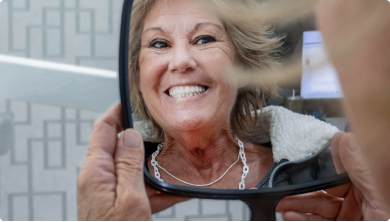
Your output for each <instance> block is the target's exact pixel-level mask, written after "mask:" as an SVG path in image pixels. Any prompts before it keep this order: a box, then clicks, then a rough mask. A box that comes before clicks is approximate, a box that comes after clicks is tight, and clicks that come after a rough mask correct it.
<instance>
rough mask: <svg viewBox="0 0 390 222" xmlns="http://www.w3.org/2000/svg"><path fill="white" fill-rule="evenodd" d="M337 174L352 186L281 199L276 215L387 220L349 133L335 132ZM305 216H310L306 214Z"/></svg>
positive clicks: (332, 147) (288, 218) (374, 187)
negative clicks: (345, 176) (347, 178)
mask: <svg viewBox="0 0 390 222" xmlns="http://www.w3.org/2000/svg"><path fill="white" fill-rule="evenodd" d="M331 150H332V157H333V160H334V163H335V166H336V170H337V172H338V173H343V172H348V175H349V177H350V179H351V181H352V183H349V184H346V185H343V186H340V187H335V188H331V189H328V190H326V193H325V192H321V191H320V192H315V193H308V194H303V195H296V196H290V197H286V198H284V199H282V200H281V201H280V202H279V204H278V206H277V208H276V211H277V212H283V219H284V220H362V219H364V220H388V219H389V218H390V212H387V211H386V208H385V206H386V200H384V199H383V196H382V195H381V193H380V192H379V191H378V189H376V184H375V182H374V181H373V179H372V176H373V175H372V174H371V173H370V170H369V169H370V168H369V167H368V165H367V162H366V161H365V158H364V155H363V153H362V152H361V149H360V147H359V145H358V144H357V142H356V139H355V138H354V136H353V135H352V134H349V133H348V134H347V133H341V132H339V133H337V134H335V135H334V137H333V139H332V144H331ZM306 213H310V215H309V214H306Z"/></svg>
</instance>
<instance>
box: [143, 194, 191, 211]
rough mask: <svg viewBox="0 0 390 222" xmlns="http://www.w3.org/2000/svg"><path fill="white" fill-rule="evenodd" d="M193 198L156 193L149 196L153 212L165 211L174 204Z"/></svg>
mask: <svg viewBox="0 0 390 222" xmlns="http://www.w3.org/2000/svg"><path fill="white" fill-rule="evenodd" d="M190 199H191V198H183V197H175V196H170V195H167V194H162V193H160V194H156V195H154V196H152V197H150V198H149V201H150V207H151V208H152V213H153V214H154V213H158V212H160V211H163V210H165V209H167V208H169V207H172V206H173V205H175V204H177V203H180V202H184V201H187V200H190Z"/></svg>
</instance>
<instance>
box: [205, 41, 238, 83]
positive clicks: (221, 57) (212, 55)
mask: <svg viewBox="0 0 390 222" xmlns="http://www.w3.org/2000/svg"><path fill="white" fill-rule="evenodd" d="M206 51H208V52H203V53H202V52H200V54H199V55H198V58H199V60H198V61H199V63H200V64H202V65H201V66H202V67H203V68H204V69H205V70H207V72H208V73H209V75H211V76H212V78H213V79H214V81H215V82H217V83H222V84H224V85H226V87H229V88H237V86H236V84H234V81H229V78H228V77H229V76H228V74H227V71H228V70H229V69H232V68H234V66H235V61H233V60H232V58H234V56H235V54H234V53H233V52H231V51H228V50H222V49H219V48H218V49H214V50H206ZM232 83H233V84H232Z"/></svg>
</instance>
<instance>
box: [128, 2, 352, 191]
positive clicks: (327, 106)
mask: <svg viewBox="0 0 390 222" xmlns="http://www.w3.org/2000/svg"><path fill="white" fill-rule="evenodd" d="M151 2H152V1H151ZM219 3H220V5H219ZM222 3H223V4H222ZM303 6H305V7H306V8H305V10H303V8H302V7H303ZM307 8H310V9H311V10H308V9H307ZM313 8H314V5H312V6H307V5H302V4H301V5H300V4H295V5H291V3H290V2H284V1H283V2H282V1H272V2H271V1H245V2H240V3H237V2H233V3H232V2H230V1H223V0H220V1H214V2H213V3H211V2H210V1H206V2H202V1H178V0H170V1H156V2H152V3H147V2H146V1H134V5H133V12H132V19H131V26H130V30H131V31H130V39H129V43H130V47H129V89H130V97H131V106H132V110H133V119H134V128H135V129H136V130H138V131H139V132H141V134H142V136H143V139H144V143H145V160H146V161H145V162H146V163H145V167H146V168H147V171H148V172H149V173H150V175H151V176H152V177H154V178H156V180H159V181H162V182H164V183H170V184H175V185H182V186H189V187H198V188H215V189H240V190H244V189H261V188H269V187H272V188H273V187H285V186H290V185H296V184H305V183H310V182H314V181H318V180H322V179H326V178H330V177H334V176H336V175H338V174H339V173H342V172H344V170H343V169H342V167H341V164H340V163H339V159H338V156H337V155H338V153H337V149H338V147H337V144H334V145H331V140H332V138H333V136H334V135H335V134H336V133H337V132H338V131H345V130H346V129H347V121H346V119H345V118H344V115H343V111H342V109H341V105H340V99H341V98H342V92H341V89H340V86H339V84H338V79H337V73H336V71H335V69H334V68H333V67H332V65H331V64H330V63H329V62H328V60H327V55H326V51H325V48H324V44H323V41H322V37H321V33H320V32H319V31H317V30H316V26H315V18H314V16H313V14H312V12H313ZM302 10H303V11H302ZM298 12H300V13H298ZM277 13H279V14H280V13H284V15H285V17H288V18H290V19H288V21H287V20H286V19H285V18H283V19H282V16H273V15H275V14H276V15H277ZM298 14H299V15H298ZM140 24H143V25H140Z"/></svg>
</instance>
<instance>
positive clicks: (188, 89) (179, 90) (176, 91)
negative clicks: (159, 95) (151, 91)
mask: <svg viewBox="0 0 390 222" xmlns="http://www.w3.org/2000/svg"><path fill="white" fill-rule="evenodd" d="M206 90H207V88H206V87H205V86H175V87H172V88H170V89H169V91H168V93H169V96H171V97H175V98H183V97H190V96H196V95H199V94H201V93H203V92H204V91H206Z"/></svg>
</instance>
